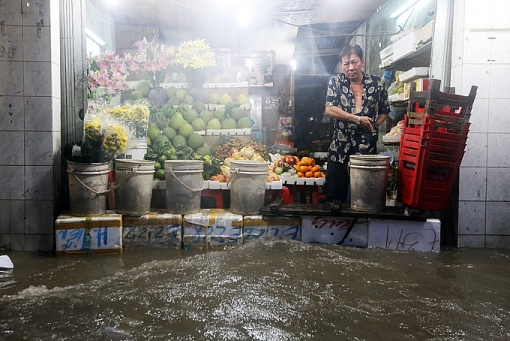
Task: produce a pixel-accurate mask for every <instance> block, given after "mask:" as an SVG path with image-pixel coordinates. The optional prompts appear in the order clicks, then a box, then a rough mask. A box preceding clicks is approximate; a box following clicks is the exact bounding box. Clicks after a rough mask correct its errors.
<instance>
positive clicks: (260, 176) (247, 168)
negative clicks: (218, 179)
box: [228, 160, 267, 215]
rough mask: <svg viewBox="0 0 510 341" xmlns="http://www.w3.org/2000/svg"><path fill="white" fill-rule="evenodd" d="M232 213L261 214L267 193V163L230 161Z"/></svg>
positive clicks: (229, 185) (229, 183) (229, 184)
mask: <svg viewBox="0 0 510 341" xmlns="http://www.w3.org/2000/svg"><path fill="white" fill-rule="evenodd" d="M230 172H231V174H232V175H231V177H230V181H229V182H228V187H229V188H230V212H232V213H234V214H241V215H256V214H260V210H261V209H262V207H263V206H264V196H265V193H266V175H267V163H265V162H260V161H245V160H235V161H230Z"/></svg>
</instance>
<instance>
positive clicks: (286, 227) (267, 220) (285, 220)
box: [243, 215, 301, 244]
mask: <svg viewBox="0 0 510 341" xmlns="http://www.w3.org/2000/svg"><path fill="white" fill-rule="evenodd" d="M261 238H278V239H292V240H301V217H273V216H262V215H256V216H245V217H244V232H243V239H244V243H245V244H246V243H247V242H250V241H254V240H257V239H261Z"/></svg>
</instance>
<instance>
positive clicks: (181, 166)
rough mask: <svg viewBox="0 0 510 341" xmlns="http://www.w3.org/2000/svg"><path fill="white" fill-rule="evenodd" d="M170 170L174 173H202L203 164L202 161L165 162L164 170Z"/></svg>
mask: <svg viewBox="0 0 510 341" xmlns="http://www.w3.org/2000/svg"><path fill="white" fill-rule="evenodd" d="M170 168H171V169H173V170H174V171H190V170H200V171H202V170H203V169H204V162H203V161H202V160H166V161H165V170H167V169H170Z"/></svg>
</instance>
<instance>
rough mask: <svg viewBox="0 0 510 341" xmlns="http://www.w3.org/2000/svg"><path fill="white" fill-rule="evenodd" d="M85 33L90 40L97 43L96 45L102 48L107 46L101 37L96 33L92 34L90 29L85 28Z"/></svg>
mask: <svg viewBox="0 0 510 341" xmlns="http://www.w3.org/2000/svg"><path fill="white" fill-rule="evenodd" d="M85 33H86V34H87V37H89V38H90V39H92V40H93V41H95V42H96V44H98V45H100V46H104V45H106V43H105V42H104V40H103V39H101V38H99V36H98V35H97V34H95V33H94V32H92V31H91V30H90V29H89V28H88V27H87V28H85Z"/></svg>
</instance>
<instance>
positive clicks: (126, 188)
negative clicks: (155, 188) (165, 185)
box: [115, 159, 155, 216]
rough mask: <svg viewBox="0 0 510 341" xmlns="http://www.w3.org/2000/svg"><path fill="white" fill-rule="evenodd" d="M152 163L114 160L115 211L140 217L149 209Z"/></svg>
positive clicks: (153, 170)
mask: <svg viewBox="0 0 510 341" xmlns="http://www.w3.org/2000/svg"><path fill="white" fill-rule="evenodd" d="M154 164H155V162H154V161H149V160H127V159H126V160H121V159H117V160H115V211H116V212H117V213H120V214H125V215H129V216H142V215H144V214H148V213H149V212H150V209H151V198H152V180H153V178H154V172H155V169H154Z"/></svg>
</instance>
